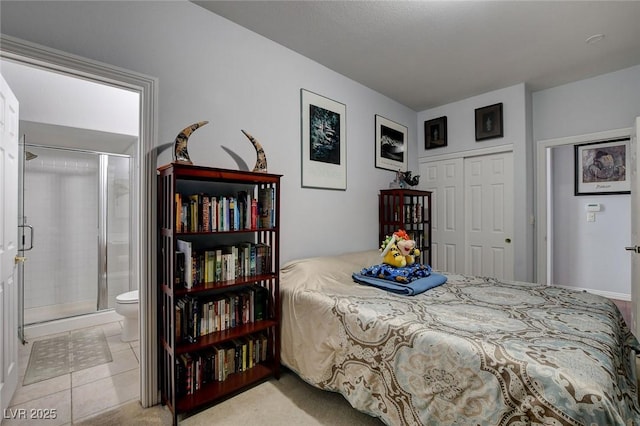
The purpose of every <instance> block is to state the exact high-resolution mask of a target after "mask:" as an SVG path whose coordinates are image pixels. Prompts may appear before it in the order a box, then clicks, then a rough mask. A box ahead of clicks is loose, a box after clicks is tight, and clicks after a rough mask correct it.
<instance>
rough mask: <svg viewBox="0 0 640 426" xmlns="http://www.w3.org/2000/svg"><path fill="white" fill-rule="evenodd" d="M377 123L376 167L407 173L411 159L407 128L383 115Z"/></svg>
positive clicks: (376, 117)
mask: <svg viewBox="0 0 640 426" xmlns="http://www.w3.org/2000/svg"><path fill="white" fill-rule="evenodd" d="M375 121H376V167H377V168H378V169H386V170H393V171H395V172H397V171H398V170H400V171H401V172H406V171H407V167H408V163H409V157H408V155H409V154H408V148H409V142H408V140H407V135H408V130H407V127H406V126H403V125H402V124H398V123H396V122H394V121H391V120H389V119H387V118H384V117H382V116H381V115H376V116H375Z"/></svg>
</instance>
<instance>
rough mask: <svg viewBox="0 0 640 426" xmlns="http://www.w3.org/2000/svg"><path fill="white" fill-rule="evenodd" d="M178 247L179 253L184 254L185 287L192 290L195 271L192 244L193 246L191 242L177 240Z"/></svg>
mask: <svg viewBox="0 0 640 426" xmlns="http://www.w3.org/2000/svg"><path fill="white" fill-rule="evenodd" d="M176 246H177V248H178V250H179V251H181V252H182V253H184V267H185V273H184V276H185V279H184V286H185V287H186V288H192V287H193V275H194V271H193V261H192V257H193V256H192V244H191V241H185V240H180V239H177V240H176Z"/></svg>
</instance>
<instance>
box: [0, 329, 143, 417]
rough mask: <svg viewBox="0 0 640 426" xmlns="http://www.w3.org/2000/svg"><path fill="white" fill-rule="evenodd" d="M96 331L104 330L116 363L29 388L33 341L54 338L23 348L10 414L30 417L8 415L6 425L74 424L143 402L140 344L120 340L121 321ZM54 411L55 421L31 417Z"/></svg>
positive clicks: (73, 373)
mask: <svg viewBox="0 0 640 426" xmlns="http://www.w3.org/2000/svg"><path fill="white" fill-rule="evenodd" d="M92 328H102V330H103V331H104V335H105V337H106V338H107V343H108V344H109V349H110V350H111V356H112V358H113V361H112V362H110V363H107V364H102V365H97V366H95V367H91V368H87V369H85V370H80V371H74V372H72V373H69V374H65V375H64V376H59V377H54V378H52V379H49V380H43V381H41V382H38V383H33V384H30V385H27V386H22V380H23V378H24V374H25V371H26V369H27V365H28V363H29V355H30V353H31V347H32V345H33V342H34V341H36V340H41V339H46V338H48V337H53V336H43V337H39V338H36V339H33V340H30V341H29V342H28V343H27V344H26V345H24V346H21V347H20V350H19V357H20V378H19V379H18V388H17V389H16V392H15V394H14V396H13V399H12V400H11V404H10V406H9V409H8V410H7V412H8V413H26V417H27V418H26V419H25V418H22V419H19V418H16V419H11V418H7V417H11V416H4V417H5V418H4V419H3V420H2V425H3V426H27V425H31V424H33V425H38V426H40V425H42V426H44V425H47V426H49V425H50V426H58V425H65V426H66V425H73V424H76V423H78V422H80V421H82V420H85V419H87V418H88V417H92V416H94V415H96V414H98V413H101V412H103V411H106V410H110V409H112V408H114V407H117V406H120V405H123V404H125V403H127V402H131V401H137V400H138V399H139V394H140V386H139V370H140V369H139V362H140V343H139V341H137V340H136V341H134V342H130V343H125V342H122V341H121V340H120V332H121V330H122V323H121V322H119V321H118V322H112V323H108V324H103V325H100V326H97V327H92ZM20 409H24V410H20ZM25 410H26V411H25ZM32 410H35V411H32ZM37 410H40V411H37ZM53 410H55V418H50V419H32V418H29V417H31V414H38V413H40V414H41V415H42V414H46V413H49V414H53V412H54V411H53ZM51 417H53V416H51Z"/></svg>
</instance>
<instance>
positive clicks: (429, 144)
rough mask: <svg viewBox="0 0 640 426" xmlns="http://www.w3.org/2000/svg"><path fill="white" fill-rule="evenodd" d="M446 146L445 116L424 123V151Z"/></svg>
mask: <svg viewBox="0 0 640 426" xmlns="http://www.w3.org/2000/svg"><path fill="white" fill-rule="evenodd" d="M443 146H447V116H446V115H445V116H444V117H439V118H434V119H433V120H427V121H425V122H424V149H432V148H440V147H443Z"/></svg>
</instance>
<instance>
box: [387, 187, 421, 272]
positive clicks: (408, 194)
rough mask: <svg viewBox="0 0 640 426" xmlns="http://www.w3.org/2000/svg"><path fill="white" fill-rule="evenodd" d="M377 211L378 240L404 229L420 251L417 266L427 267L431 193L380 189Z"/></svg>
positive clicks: (413, 190)
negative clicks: (421, 264) (423, 265)
mask: <svg viewBox="0 0 640 426" xmlns="http://www.w3.org/2000/svg"><path fill="white" fill-rule="evenodd" d="M378 211H379V214H378V219H379V240H380V241H383V240H384V238H385V237H386V236H387V235H391V234H393V233H394V232H396V231H397V230H399V229H404V230H405V231H407V233H408V234H409V235H410V236H411V237H412V238H413V239H414V240H415V242H416V245H417V247H418V248H419V249H420V262H421V263H426V264H428V265H431V261H432V259H431V251H432V248H431V192H429V191H419V190H415V189H382V190H380V195H379V196H378Z"/></svg>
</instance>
